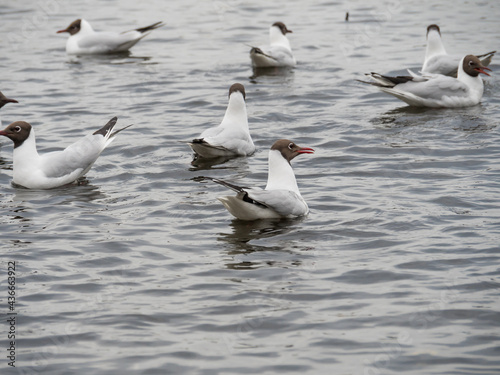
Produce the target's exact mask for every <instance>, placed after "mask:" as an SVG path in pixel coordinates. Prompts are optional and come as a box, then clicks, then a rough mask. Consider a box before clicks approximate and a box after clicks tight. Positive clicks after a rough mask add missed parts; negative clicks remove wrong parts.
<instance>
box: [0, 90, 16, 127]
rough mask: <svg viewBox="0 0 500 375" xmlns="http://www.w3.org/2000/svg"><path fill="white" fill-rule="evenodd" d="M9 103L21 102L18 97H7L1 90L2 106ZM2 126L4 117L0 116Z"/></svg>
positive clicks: (0, 99) (0, 103) (0, 100)
mask: <svg viewBox="0 0 500 375" xmlns="http://www.w3.org/2000/svg"><path fill="white" fill-rule="evenodd" d="M7 103H19V102H18V101H17V100H16V99H10V98H7V97H6V96H5V95H4V94H2V93H1V92H0V108H2V107H3V106H4V105H5V104H7ZM0 126H2V119H1V118H0Z"/></svg>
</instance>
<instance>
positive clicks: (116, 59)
mask: <svg viewBox="0 0 500 375" xmlns="http://www.w3.org/2000/svg"><path fill="white" fill-rule="evenodd" d="M151 59H152V56H136V55H133V54H132V52H131V51H124V52H117V53H111V54H107V55H68V56H67V60H66V63H67V64H74V65H79V64H85V63H89V62H92V63H98V64H109V65H123V64H136V63H140V62H144V61H149V60H151Z"/></svg>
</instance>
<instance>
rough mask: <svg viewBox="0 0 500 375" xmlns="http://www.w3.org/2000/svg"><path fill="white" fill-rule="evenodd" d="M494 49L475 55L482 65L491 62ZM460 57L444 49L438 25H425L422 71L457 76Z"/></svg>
mask: <svg viewBox="0 0 500 375" xmlns="http://www.w3.org/2000/svg"><path fill="white" fill-rule="evenodd" d="M495 52H496V51H492V52H488V53H485V54H483V55H478V56H476V57H477V58H479V59H480V60H481V64H483V66H488V65H489V64H490V63H491V59H492V58H493V55H495ZM460 59H461V58H460V57H458V56H451V55H449V54H448V53H446V50H445V48H444V45H443V41H442V40H441V30H440V29H439V26H438V25H429V26H428V27H427V47H426V49H425V60H424V64H423V66H422V73H433V74H443V75H446V76H451V77H456V76H457V65H458V62H459V61H460Z"/></svg>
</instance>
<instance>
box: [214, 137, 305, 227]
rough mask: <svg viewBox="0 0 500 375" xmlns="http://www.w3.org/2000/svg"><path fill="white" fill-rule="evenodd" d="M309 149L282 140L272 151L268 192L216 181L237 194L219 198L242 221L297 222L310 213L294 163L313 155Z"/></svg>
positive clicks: (269, 163) (269, 162) (270, 154)
mask: <svg viewBox="0 0 500 375" xmlns="http://www.w3.org/2000/svg"><path fill="white" fill-rule="evenodd" d="M313 152H314V150H313V149H311V148H308V147H299V146H297V145H295V144H294V143H293V142H291V141H289V140H286V139H281V140H279V141H276V142H275V144H274V145H273V147H272V148H271V150H270V151H269V161H268V165H269V172H268V180H267V185H266V187H265V189H261V188H245V187H240V186H236V185H233V184H230V183H227V182H225V181H222V180H218V179H213V178H211V180H212V181H214V182H216V183H218V184H220V185H223V186H225V187H227V188H230V189H232V190H234V191H236V192H237V194H236V196H224V197H219V198H217V199H219V200H220V201H221V202H222V204H223V205H224V206H225V207H226V209H227V210H228V211H229V212H230V213H231V214H232V215H233V216H235V217H236V218H238V219H240V220H257V219H277V218H293V217H298V216H304V215H307V214H308V213H309V207H308V206H307V203H306V201H305V200H304V198H302V195H301V194H300V191H299V188H298V186H297V181H296V179H295V174H294V172H293V169H292V166H291V165H290V160H292V159H293V158H294V157H295V156H297V155H299V154H304V153H308V154H310V153H313Z"/></svg>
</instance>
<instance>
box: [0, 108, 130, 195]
mask: <svg viewBox="0 0 500 375" xmlns="http://www.w3.org/2000/svg"><path fill="white" fill-rule="evenodd" d="M116 121H117V118H116V117H113V118H112V119H111V120H110V121H109V122H108V123H107V124H106V125H104V126H103V127H102V128H101V129H99V130H97V131H95V132H94V133H92V134H89V135H87V136H86V137H84V138H82V139H80V140H78V141H77V142H75V143H73V144H72V145H70V146H68V147H66V148H65V149H64V150H62V151H53V152H49V153H46V154H43V155H39V154H38V151H37V149H36V140H35V131H34V129H33V127H32V126H31V125H30V124H28V123H27V122H25V121H16V122H13V123H12V124H10V125H9V126H7V127H6V128H5V129H4V130H0V135H3V136H5V137H7V138H10V139H11V140H12V141H13V142H14V152H13V169H14V178H13V180H12V182H13V183H14V184H16V185H19V186H21V187H25V188H28V189H52V188H55V187H58V186H62V185H67V184H71V183H73V182H75V181H76V180H78V179H79V178H80V177H83V176H84V175H85V174H86V173H87V172H88V171H89V170H90V168H91V167H92V165H93V164H94V162H95V161H96V160H97V158H98V157H99V155H100V154H101V152H102V151H103V150H104V149H105V148H106V147H107V146H108V145H109V144H110V143H111V142H112V141H113V140H114V139H115V138H114V137H115V135H116V134H117V133H118V132H120V131H122V130H123V129H126V128H128V127H129V126H130V125H129V126H126V127H124V128H122V129H120V130H117V131H115V132H113V129H114V127H115V124H116Z"/></svg>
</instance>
